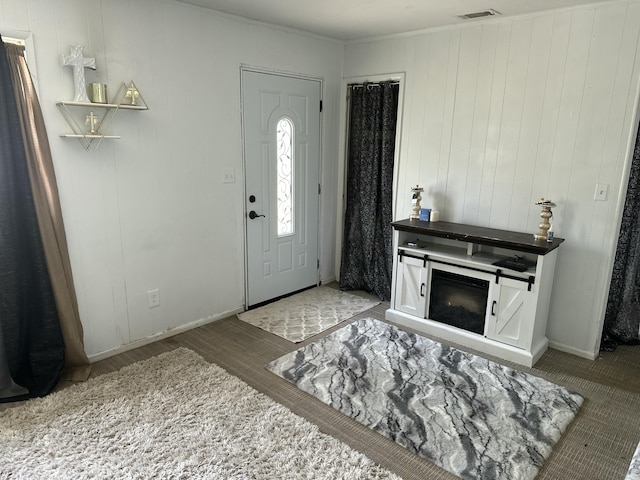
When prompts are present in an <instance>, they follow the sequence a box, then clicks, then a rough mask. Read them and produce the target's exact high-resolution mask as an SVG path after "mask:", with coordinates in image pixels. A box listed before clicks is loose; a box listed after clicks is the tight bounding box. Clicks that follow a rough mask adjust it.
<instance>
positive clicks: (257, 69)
mask: <svg viewBox="0 0 640 480" xmlns="http://www.w3.org/2000/svg"><path fill="white" fill-rule="evenodd" d="M245 72H251V73H263V74H267V75H275V76H278V77H286V78H297V79H301V80H312V81H315V82H318V84H319V86H320V101H321V102H323V99H324V81H323V79H322V77H316V76H313V75H305V74H303V73H295V72H288V71H284V70H276V69H272V68H264V67H259V66H255V65H248V64H241V65H240V142H241V151H242V240H243V248H244V305H243V307H244V310H246V309H247V306H248V305H249V258H248V255H249V247H248V244H247V221H246V218H247V216H248V214H249V213H248V210H247V202H246V198H247V179H246V175H247V173H246V172H247V155H246V152H245V148H244V145H245V142H244V140H245V138H244V137H245V135H244V73H245ZM323 113H324V108H323V109H322V111H321V112H320V128H319V132H318V135H319V137H320V138H319V152H318V153H319V156H318V158H319V161H318V183H319V184H320V189H321V192H322V190H323V189H324V183H323V181H322V173H323V170H324V169H323V166H324V148H323V147H324V135H323V131H324V115H323ZM318 196H319V199H318V225H319V226H320V221H321V220H322V213H323V209H322V195H321V194H319V195H318ZM321 231H322V229H321V228H318V232H317V244H318V260H317V261H318V265H319V267H318V269H317V278H316V285H320V283H321V281H320V279H321V277H322V275H321V271H320V270H321V268H320V266H321V265H322V261H321V260H322V258H321V257H322V236H321V235H320V232H321ZM292 293H293V292H292Z"/></svg>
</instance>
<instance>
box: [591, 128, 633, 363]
mask: <svg viewBox="0 0 640 480" xmlns="http://www.w3.org/2000/svg"><path fill="white" fill-rule="evenodd" d="M639 330H640V131H639V132H638V136H637V138H636V146H635V149H634V151H633V159H632V161H631V171H630V173H629V186H628V188H627V197H626V200H625V204H624V210H623V213H622V224H621V226H620V236H619V238H618V246H617V249H616V257H615V260H614V264H613V275H612V277H611V287H610V289H609V299H608V301H607V309H606V313H605V317H604V329H603V332H602V341H601V343H600V350H609V351H610V350H614V349H615V348H616V347H617V346H618V345H620V344H627V345H637V344H639V343H640V336H639V333H638V331H639Z"/></svg>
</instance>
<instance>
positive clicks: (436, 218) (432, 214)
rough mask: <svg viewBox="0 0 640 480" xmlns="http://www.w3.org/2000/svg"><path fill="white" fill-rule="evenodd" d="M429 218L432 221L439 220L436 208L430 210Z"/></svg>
mask: <svg viewBox="0 0 640 480" xmlns="http://www.w3.org/2000/svg"><path fill="white" fill-rule="evenodd" d="M429 220H431V221H432V222H437V221H438V220H440V212H439V211H438V210H431V216H430V217H429Z"/></svg>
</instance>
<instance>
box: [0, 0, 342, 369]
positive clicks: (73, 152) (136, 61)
mask: <svg viewBox="0 0 640 480" xmlns="http://www.w3.org/2000/svg"><path fill="white" fill-rule="evenodd" d="M11 31H27V32H31V33H32V34H33V39H34V44H35V52H36V61H37V67H38V74H39V85H40V100H41V104H42V108H43V112H44V116H45V122H46V124H47V129H48V134H49V139H50V142H51V148H52V152H53V157H54V163H55V167H56V174H57V180H58V185H59V189H60V195H61V201H62V210H63V215H64V221H65V226H66V230H67V235H68V240H69V248H70V255H71V262H72V268H73V274H74V280H75V285H76V290H77V293H78V303H79V308H80V316H81V320H82V323H83V326H84V329H85V342H86V347H87V351H88V353H89V355H90V356H92V357H93V358H94V359H95V358H99V357H101V356H104V355H108V354H109V353H110V352H113V351H116V350H118V349H122V348H129V347H131V346H134V345H138V344H140V343H141V342H146V341H148V339H149V337H153V336H154V335H162V334H165V333H166V332H170V331H175V330H176V329H181V328H184V327H185V326H189V325H194V324H198V323H201V322H206V321H209V320H211V319H216V318H221V317H224V316H226V315H228V314H230V313H232V312H235V311H237V310H238V309H240V308H241V307H242V305H243V302H244V232H243V221H244V217H243V212H244V209H243V201H244V191H243V162H242V139H241V124H240V119H241V113H240V67H241V65H243V64H248V65H253V66H257V67H262V68H265V69H267V70H278V71H283V72H292V73H300V74H305V75H309V76H314V77H318V78H322V79H323V86H324V106H325V110H324V111H325V116H324V118H325V128H324V133H323V165H322V174H323V177H322V182H323V187H324V188H323V196H322V206H321V221H322V222H323V224H324V225H326V227H325V228H323V229H322V232H323V233H322V237H321V239H320V245H321V252H320V255H321V277H322V279H323V280H324V281H327V280H331V279H333V278H335V272H334V270H333V265H334V263H335V254H334V251H335V242H334V238H335V218H336V214H335V212H336V173H335V172H336V170H337V167H336V165H337V157H338V155H337V148H338V132H337V129H336V128H335V127H333V125H334V123H335V122H334V119H335V118H337V115H338V114H337V112H338V108H339V91H340V86H341V70H342V58H343V57H342V55H343V45H342V44H340V43H338V42H333V41H329V40H323V39H319V38H317V37H312V36H308V35H303V34H298V33H294V32H290V31H286V30H284V29H279V28H272V27H268V26H263V25H259V24H255V23H249V22H246V21H242V20H240V19H237V18H234V17H230V16H226V15H222V14H218V13H215V12H212V11H210V10H206V9H202V8H198V7H194V6H191V5H187V4H183V3H180V2H177V1H175V0H135V1H132V0H109V1H101V0H56V1H51V0H0V33H3V32H11ZM71 44H82V45H84V46H85V55H86V56H92V57H95V58H96V62H97V67H98V68H97V70H96V71H95V72H92V71H87V73H86V77H87V82H93V81H101V82H103V83H107V84H108V89H109V92H110V93H111V94H112V95H113V94H115V92H116V90H117V88H118V86H119V84H120V82H128V81H130V80H134V81H135V82H136V85H137V86H138V87H139V89H140V91H141V92H142V94H143V96H144V98H145V100H146V102H147V103H148V104H149V107H150V110H149V111H146V112H131V111H121V112H118V114H117V115H116V117H115V119H114V121H113V128H112V129H113V131H114V133H115V134H120V135H122V139H120V140H113V141H107V140H105V141H103V143H102V145H101V146H100V148H99V149H98V150H97V151H96V152H86V151H84V150H83V149H82V147H81V145H80V144H79V143H78V142H77V141H76V140H72V139H62V138H60V137H59V134H61V133H65V132H68V131H69V127H68V126H67V125H66V124H65V122H64V120H63V118H62V116H61V115H60V113H59V112H58V110H57V108H56V106H55V103H56V102H58V101H61V100H70V99H71V98H73V82H72V76H71V71H70V69H69V68H64V67H62V66H61V65H60V55H61V54H62V53H68V51H69V45H71ZM227 168H232V169H234V170H235V177H236V182H235V183H231V184H229V183H226V184H223V182H222V180H223V171H224V170H225V169H227ZM156 288H157V289H159V290H160V306H159V307H156V308H148V306H147V291H148V290H152V289H156Z"/></svg>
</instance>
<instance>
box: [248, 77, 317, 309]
mask: <svg viewBox="0 0 640 480" xmlns="http://www.w3.org/2000/svg"><path fill="white" fill-rule="evenodd" d="M320 91H321V84H320V82H319V81H317V80H310V79H302V78H294V77H289V76H284V75H277V74H269V73H260V72H252V71H247V70H243V72H242V99H243V100H242V105H243V130H244V131H243V133H244V155H245V187H246V189H245V193H246V198H245V205H246V222H247V224H246V230H245V231H246V236H247V237H246V248H247V250H246V252H247V307H251V306H254V305H256V304H259V303H262V302H265V301H267V300H271V299H273V298H277V297H280V296H282V295H286V294H288V293H291V292H295V291H297V290H301V289H303V288H307V287H311V286H315V285H317V284H318V215H319V213H318V205H319V167H320Z"/></svg>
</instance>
